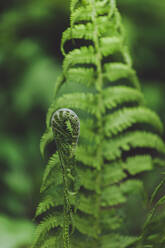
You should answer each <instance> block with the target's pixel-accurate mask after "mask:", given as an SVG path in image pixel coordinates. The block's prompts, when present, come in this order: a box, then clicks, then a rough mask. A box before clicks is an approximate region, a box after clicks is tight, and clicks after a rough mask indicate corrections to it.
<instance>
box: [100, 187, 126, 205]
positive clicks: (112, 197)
mask: <svg viewBox="0 0 165 248" xmlns="http://www.w3.org/2000/svg"><path fill="white" fill-rule="evenodd" d="M126 199H127V198H126V197H125V196H124V194H123V193H122V191H121V189H120V187H118V186H114V185H112V186H110V187H106V188H104V189H103V192H102V197H101V206H102V207H108V206H111V207H112V206H116V205H119V204H122V203H125V202H126Z"/></svg>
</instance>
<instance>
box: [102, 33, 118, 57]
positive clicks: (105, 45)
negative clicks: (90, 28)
mask: <svg viewBox="0 0 165 248" xmlns="http://www.w3.org/2000/svg"><path fill="white" fill-rule="evenodd" d="M100 50H101V53H102V54H103V56H109V55H112V54H114V53H115V52H118V51H121V50H122V38H121V37H116V36H114V37H104V38H101V39H100Z"/></svg>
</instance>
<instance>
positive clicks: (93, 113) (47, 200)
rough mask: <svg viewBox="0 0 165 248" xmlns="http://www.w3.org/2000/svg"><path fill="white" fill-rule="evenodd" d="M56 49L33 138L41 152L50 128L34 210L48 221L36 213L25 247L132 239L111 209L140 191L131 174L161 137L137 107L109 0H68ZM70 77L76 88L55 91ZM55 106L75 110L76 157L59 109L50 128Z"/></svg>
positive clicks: (154, 153) (136, 90) (129, 242)
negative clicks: (49, 93)
mask: <svg viewBox="0 0 165 248" xmlns="http://www.w3.org/2000/svg"><path fill="white" fill-rule="evenodd" d="M68 44H69V45H68ZM70 44H71V45H70ZM61 50H62V52H63V55H64V62H63V74H62V76H61V77H60V78H59V80H58V81H57V83H56V88H55V98H54V101H53V103H52V105H51V106H50V108H49V110H48V113H47V118H46V128H47V130H48V131H46V133H45V134H44V135H43V138H42V139H41V153H42V154H44V150H45V148H46V145H47V144H48V143H49V142H52V137H53V136H55V142H56V145H57V150H58V154H59V156H57V154H56V151H55V154H53V155H52V157H51V158H50V159H49V161H48V164H47V166H46V168H45V173H44V176H43V182H42V186H41V192H42V193H43V194H44V195H45V196H44V197H43V200H42V201H41V202H40V204H39V206H38V208H37V211H36V216H40V215H41V216H40V218H41V219H43V218H45V216H49V217H50V222H49V219H46V220H45V221H43V222H42V221H41V223H40V224H39V226H38V231H37V234H36V239H35V241H34V245H33V247H39V248H41V247H50V248H51V247H52V248H53V247H60V248H62V247H69V246H71V247H72V248H74V247H80V248H81V247H82V248H84V247H90V248H92V247H95V248H97V247H98V248H100V247H101V248H111V247H112V248H115V247H116V248H127V247H130V246H131V247H135V245H136V243H137V241H138V238H137V237H134V236H131V235H129V233H127V234H126V235H125V236H124V235H123V234H122V233H121V230H122V228H123V227H124V221H125V218H124V217H122V216H121V214H120V211H118V209H122V206H124V205H125V204H126V202H127V198H128V197H129V196H130V195H133V194H135V195H136V194H142V192H143V182H142V181H140V179H135V178H134V176H137V175H138V174H139V173H142V172H144V171H150V170H152V169H153V168H154V167H155V166H156V165H162V158H164V155H165V144H164V143H163V141H162V139H161V138H160V135H161V134H162V131H163V130H162V129H163V128H162V123H161V121H160V119H159V117H158V116H157V115H156V114H155V113H154V112H153V111H151V110H149V109H147V108H146V107H144V99H143V94H142V92H141V90H140V84H139V81H138V78H137V76H136V72H135V70H134V69H133V67H132V61H131V57H130V55H129V52H128V49H127V47H126V45H125V33H124V29H123V26H122V21H121V18H120V14H119V12H118V9H117V7H116V1H115V0H82V1H79V0H72V1H71V18H70V27H69V28H68V29H67V30H66V31H64V33H63V37H62V41H61ZM71 83H75V85H77V87H76V88H77V91H76V90H75V91H74V92H72V93H71V92H70V93H66V92H65V93H61V92H62V90H63V87H65V85H71ZM80 85H83V89H84V92H80V90H79V89H78V86H80ZM59 108H72V109H73V110H74V111H75V112H76V113H79V116H80V121H81V135H80V142H79V146H78V147H77V149H76V165H75V163H74V162H73V160H72V158H73V157H72V155H73V154H72V152H71V151H73V150H75V145H76V142H75V141H74V142H73V144H72V145H73V147H74V148H73V147H72V145H71V143H70V145H68V139H71V136H70V135H71V133H72V131H73V130H72V128H71V126H67V125H66V123H65V125H64V123H63V122H62V121H60V118H61V117H62V114H61V115H59V117H58V116H56V117H57V119H58V124H57V126H56V128H57V127H58V132H54V134H53V132H52V129H51V123H52V116H53V118H54V113H56V111H57V109H59ZM69 120H70V119H69ZM55 122H56V121H55ZM70 124H71V125H72V123H70ZM56 128H55V129H56ZM63 128H64V130H65V131H67V132H68V133H66V132H65V135H63ZM70 128H71V129H70ZM55 129H54V130H55ZM57 136H58V137H57ZM66 144H67V145H66ZM64 164H67V168H68V169H69V170H67V169H66V168H65V167H64ZM73 164H74V166H73ZM61 165H62V170H61ZM130 177H131V178H130ZM74 192H78V193H77V194H74ZM66 209H67V211H66ZM63 212H64V215H63ZM61 214H62V215H61ZM59 216H60V221H59ZM56 217H57V219H56ZM47 218H48V217H47ZM51 218H52V222H51ZM114 231H115V232H114ZM63 234H64V235H63ZM53 237H54V238H53ZM66 240H67V242H68V243H67V244H66V243H65V241H66ZM69 240H70V242H69Z"/></svg>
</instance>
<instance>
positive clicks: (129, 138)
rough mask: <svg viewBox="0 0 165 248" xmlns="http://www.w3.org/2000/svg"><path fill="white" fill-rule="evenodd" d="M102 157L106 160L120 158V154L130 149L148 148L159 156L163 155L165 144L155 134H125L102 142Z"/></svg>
mask: <svg viewBox="0 0 165 248" xmlns="http://www.w3.org/2000/svg"><path fill="white" fill-rule="evenodd" d="M103 146H104V156H105V158H106V159H108V160H115V159H116V158H120V157H121V155H122V152H124V151H129V150H131V148H138V147H139V148H150V149H154V150H155V151H157V152H158V153H160V154H165V144H164V143H163V141H162V139H161V138H160V137H159V136H157V135H156V134H152V133H149V132H144V131H134V132H127V133H126V134H123V135H119V136H118V137H116V138H114V139H113V140H112V141H109V142H104V145H103Z"/></svg>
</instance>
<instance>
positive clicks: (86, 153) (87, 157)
mask: <svg viewBox="0 0 165 248" xmlns="http://www.w3.org/2000/svg"><path fill="white" fill-rule="evenodd" d="M95 158H96V153H95V151H94V150H93V147H89V146H88V147H84V146H79V147H78V148H77V152H76V159H77V161H80V162H82V163H83V164H85V165H87V166H90V167H94V168H99V167H100V161H99V160H96V159H95Z"/></svg>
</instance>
